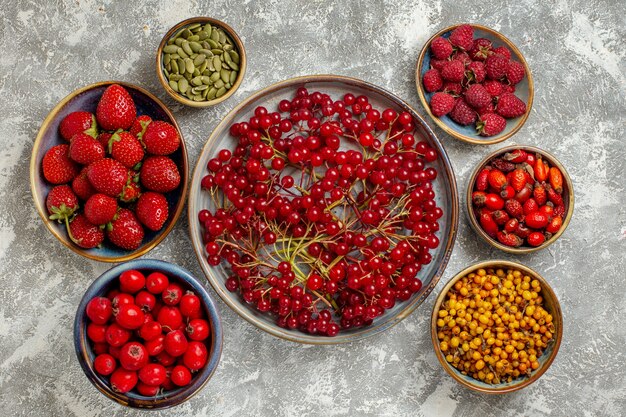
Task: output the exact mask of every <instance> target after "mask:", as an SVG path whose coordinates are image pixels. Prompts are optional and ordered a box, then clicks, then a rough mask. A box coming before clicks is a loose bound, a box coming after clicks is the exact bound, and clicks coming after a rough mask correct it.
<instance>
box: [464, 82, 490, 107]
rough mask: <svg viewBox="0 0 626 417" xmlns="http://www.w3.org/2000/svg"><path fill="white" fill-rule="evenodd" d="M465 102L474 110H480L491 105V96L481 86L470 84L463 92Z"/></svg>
mask: <svg viewBox="0 0 626 417" xmlns="http://www.w3.org/2000/svg"><path fill="white" fill-rule="evenodd" d="M465 101H466V102H467V104H469V105H470V106H472V107H473V108H475V109H481V108H483V107H485V106H487V105H488V104H489V103H491V95H489V93H488V92H487V90H485V87H483V86H482V85H481V84H472V85H470V86H469V88H468V89H467V90H465Z"/></svg>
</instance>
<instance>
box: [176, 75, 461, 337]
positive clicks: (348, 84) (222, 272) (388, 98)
mask: <svg viewBox="0 0 626 417" xmlns="http://www.w3.org/2000/svg"><path fill="white" fill-rule="evenodd" d="M300 87H306V88H307V89H309V90H310V91H314V90H319V91H323V92H324V93H327V94H329V95H330V96H331V97H332V98H334V99H338V98H339V97H342V96H343V94H345V93H352V94H354V95H356V96H358V95H360V94H365V95H367V96H368V97H369V99H370V103H372V105H373V106H374V107H376V108H392V109H395V110H396V111H398V112H402V111H407V112H409V113H410V114H411V116H412V117H413V119H414V120H415V136H416V138H417V140H425V141H427V142H428V143H429V145H430V146H431V147H433V148H434V149H435V150H436V151H437V153H438V155H439V157H438V158H437V160H436V161H435V162H433V166H434V167H435V168H436V169H437V171H438V173H439V175H438V176H437V178H436V180H435V181H434V182H433V187H434V189H435V194H436V197H435V199H436V201H437V206H439V207H441V208H442V209H443V211H444V215H443V216H442V217H441V218H440V219H439V224H440V230H439V232H437V236H438V237H439V239H440V241H441V243H440V245H439V247H438V248H437V249H435V250H433V251H432V262H431V263H429V264H427V265H423V267H422V269H421V271H420V272H419V275H418V276H419V278H420V279H421V280H422V282H423V286H422V288H421V290H420V291H418V292H417V293H415V294H413V295H412V296H411V298H410V299H409V300H407V301H406V302H398V303H396V305H395V306H394V307H393V308H392V309H389V310H386V312H385V313H384V314H383V315H382V316H379V317H377V318H376V320H374V323H373V324H372V325H370V326H367V327H360V328H353V329H348V330H345V331H342V332H340V333H339V334H338V335H337V336H335V337H327V336H323V335H319V334H317V335H311V334H306V333H302V332H300V331H298V330H295V329H294V330H291V329H285V328H282V327H279V326H278V325H277V324H276V322H275V320H274V318H273V317H270V316H268V315H266V314H262V313H259V312H258V311H257V310H256V309H255V308H254V307H252V306H251V305H249V304H248V303H246V302H245V301H244V300H243V299H242V298H241V297H240V296H239V295H238V294H236V293H233V292H231V291H228V290H227V289H226V286H225V280H226V278H228V276H229V272H228V270H227V269H226V267H225V265H224V263H222V264H220V265H218V266H212V265H210V264H209V263H208V261H207V256H206V252H205V245H204V243H203V240H202V235H203V230H202V228H201V226H200V224H199V222H198V212H200V210H202V209H211V210H212V209H214V206H212V203H211V199H210V198H208V195H207V194H206V191H202V190H201V187H200V185H201V181H202V178H203V177H204V176H205V175H206V174H207V162H208V161H209V160H210V159H211V158H213V157H215V156H216V155H217V153H218V152H219V151H220V150H221V149H231V150H232V149H234V148H235V146H236V145H237V139H235V138H234V137H233V136H232V135H230V134H229V128H230V125H231V124H232V123H235V122H241V121H243V120H246V119H248V118H250V117H251V116H252V115H253V114H254V109H255V108H256V107H257V106H260V105H263V106H266V107H267V108H268V109H270V108H276V106H277V105H278V103H279V102H280V100H282V99H286V98H293V96H294V95H295V92H296V90H297V89H298V88H300ZM344 147H345V144H344V145H342V149H343V148H344ZM191 189H192V192H190V193H189V205H188V215H189V229H190V235H191V241H192V243H193V246H194V249H195V252H196V256H197V257H198V262H200V265H201V266H202V269H203V270H204V273H205V274H206V276H207V278H208V279H209V282H210V283H211V285H212V286H213V289H214V290H215V292H217V294H218V295H219V296H220V297H221V298H222V300H223V301H224V302H225V303H226V304H227V305H228V306H229V307H230V308H232V309H233V310H234V311H235V312H236V313H238V314H239V315H240V316H241V317H243V318H244V319H245V320H247V321H248V322H250V323H251V324H253V325H255V326H257V327H258V328H260V329H261V330H264V331H266V332H268V333H270V334H272V335H274V336H276V337H279V338H281V339H285V340H289V341H293V342H298V343H306V344H315V345H322V344H336V343H346V342H353V341H355V340H360V339H363V338H365V337H369V336H373V335H375V334H379V333H381V332H384V331H386V330H388V329H389V328H391V327H392V326H394V325H396V324H397V323H399V322H400V321H402V320H403V319H405V318H406V317H408V316H409V315H410V314H411V313H412V312H413V311H414V310H415V309H416V308H418V307H419V306H420V304H421V303H422V302H423V301H424V300H425V299H426V298H427V297H428V295H429V294H430V293H431V291H432V290H433V289H434V287H435V285H436V284H437V282H438V281H439V279H440V278H441V276H442V274H443V272H444V270H445V268H446V265H447V263H448V260H449V259H450V256H451V253H452V247H453V246H454V240H455V238H456V232H457V230H458V197H457V191H456V181H455V177H454V172H453V170H452V166H451V164H450V160H449V159H448V156H447V154H446V151H445V149H444V148H443V146H442V145H441V143H440V142H439V139H437V137H436V136H435V134H434V133H433V131H432V130H431V129H430V127H428V124H427V123H426V122H424V120H423V119H422V118H421V117H420V116H419V114H418V113H417V112H416V111H415V110H413V109H412V108H411V107H410V106H409V105H407V104H406V103H405V102H403V101H402V100H401V99H400V98H398V97H397V96H395V95H393V94H392V93H390V92H388V91H386V90H384V89H382V88H380V87H378V86H375V85H372V84H370V83H367V82H365V81H361V80H357V79H355V78H349V77H343V76H337V75H310V76H302V77H296V78H291V79H288V80H285V81H281V82H278V83H276V84H273V85H270V86H269V87H266V88H264V89H262V90H260V91H258V92H256V93H254V94H253V95H252V96H250V97H248V98H247V99H246V100H244V101H243V102H241V103H240V104H238V105H237V106H236V107H235V108H234V109H233V110H231V111H230V113H228V114H227V115H226V116H225V117H224V119H222V121H221V122H220V124H219V125H218V126H217V127H216V128H215V130H214V131H213V133H212V134H211V136H210V137H209V139H208V140H207V141H206V144H205V146H204V148H203V149H202V152H201V153H200V156H199V157H198V161H197V164H196V167H195V169H194V172H193V176H192V185H191Z"/></svg>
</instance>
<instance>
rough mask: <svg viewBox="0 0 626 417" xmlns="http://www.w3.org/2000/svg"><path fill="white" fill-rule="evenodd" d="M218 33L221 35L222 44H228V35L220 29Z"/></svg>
mask: <svg viewBox="0 0 626 417" xmlns="http://www.w3.org/2000/svg"><path fill="white" fill-rule="evenodd" d="M217 33H219V34H220V43H221V44H222V45H224V44H225V43H226V34H225V33H224V31H223V30H222V29H218V30H217Z"/></svg>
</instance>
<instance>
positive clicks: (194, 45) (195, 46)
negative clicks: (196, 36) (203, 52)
mask: <svg viewBox="0 0 626 417" xmlns="http://www.w3.org/2000/svg"><path fill="white" fill-rule="evenodd" d="M189 47H190V48H191V50H192V51H194V52H195V53H198V52H200V49H202V45H200V44H199V43H198V42H189Z"/></svg>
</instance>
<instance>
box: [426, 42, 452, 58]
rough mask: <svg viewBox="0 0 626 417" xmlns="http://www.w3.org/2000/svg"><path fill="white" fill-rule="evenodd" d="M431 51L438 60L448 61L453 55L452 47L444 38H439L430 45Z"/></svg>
mask: <svg viewBox="0 0 626 417" xmlns="http://www.w3.org/2000/svg"><path fill="white" fill-rule="evenodd" d="M430 51H431V52H432V54H433V56H434V57H435V58H437V59H446V58H448V57H449V56H450V55H452V45H450V42H449V41H448V40H447V39H446V38H443V37H441V36H440V37H438V38H437V39H435V40H434V41H433V42H432V43H431V44H430Z"/></svg>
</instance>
